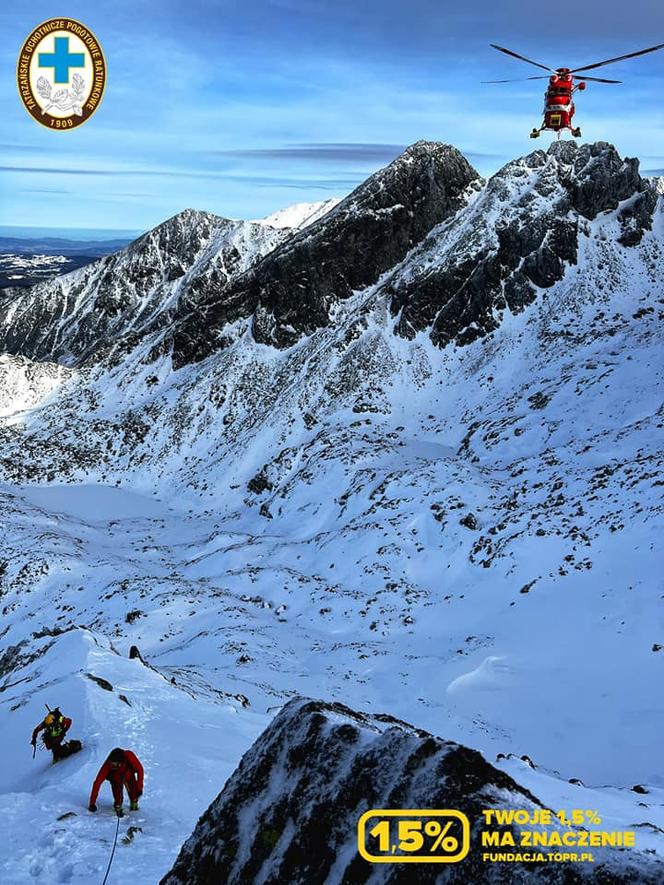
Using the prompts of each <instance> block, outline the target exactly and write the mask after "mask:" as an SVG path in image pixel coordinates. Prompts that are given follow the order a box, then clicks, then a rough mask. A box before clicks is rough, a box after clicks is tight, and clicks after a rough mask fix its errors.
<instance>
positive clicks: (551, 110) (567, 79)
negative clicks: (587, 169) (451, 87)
mask: <svg viewBox="0 0 664 885" xmlns="http://www.w3.org/2000/svg"><path fill="white" fill-rule="evenodd" d="M491 46H493V48H494V49H497V50H498V51H499V52H504V53H505V54H506V55H511V56H512V57H513V58H518V59H520V60H521V61H525V62H528V64H529V65H535V67H536V68H542V69H543V70H545V71H549V72H550V77H548V80H549V85H548V87H547V90H546V92H545V93H544V122H543V123H542V125H541V126H540V127H539V129H536V128H533V131H532V132H531V133H530V137H531V138H538V137H539V134H540V132H543V131H544V130H545V129H549V130H551V131H552V132H555V133H556V134H557V137H558V138H560V133H561V132H562V131H563V130H564V129H569V131H570V132H571V133H572V135H573V136H574V137H575V138H579V137H580V136H581V130H580V129H579V127H578V126H572V117H573V116H574V102H573V101H572V96H573V94H574V93H575V92H576V91H577V89H578V90H579V91H582V90H584V89H585V88H586V83H585V81H586V80H592V81H593V82H594V83H622V80H605V79H603V78H602V77H588V76H586V75H585V74H582V73H581V72H582V71H592V70H594V69H595V68H601V67H603V66H604V65H611V64H613V63H614V62H616V61H622V60H623V59H625V58H635V56H637V55H645V54H646V53H647V52H654V51H655V50H656V49H664V43H658V45H657V46H650V47H649V48H648V49H641V50H639V51H638V52H630V53H628V54H627V55H619V56H617V57H616V58H607V59H606V60H605V61H598V62H595V64H592V65H584V66H583V67H582V68H550V67H549V66H548V65H543V64H540V63H539V62H538V61H533V60H532V59H530V58H526V57H525V55H519V53H518V52H512V50H511V49H505V47H504V46H497V45H496V44H495V43H491ZM575 74H579V75H580V76H576V77H575V76H574V75H575ZM523 79H525V80H546V79H547V77H543V76H541V75H540V76H539V77H524V78H523ZM575 79H576V80H578V81H579V82H578V83H577V84H575V83H574V80H575ZM483 82H485V83H515V82H517V81H516V80H484V81H483Z"/></svg>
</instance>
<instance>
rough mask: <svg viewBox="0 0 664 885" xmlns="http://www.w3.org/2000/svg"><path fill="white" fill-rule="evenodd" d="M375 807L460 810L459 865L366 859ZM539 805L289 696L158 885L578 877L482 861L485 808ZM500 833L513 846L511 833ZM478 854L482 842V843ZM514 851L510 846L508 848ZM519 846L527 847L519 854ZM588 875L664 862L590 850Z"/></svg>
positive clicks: (431, 749)
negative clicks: (361, 840)
mask: <svg viewBox="0 0 664 885" xmlns="http://www.w3.org/2000/svg"><path fill="white" fill-rule="evenodd" d="M374 808H422V809H425V808H438V809H448V808H451V809H455V808H456V809H463V810H464V812H465V814H466V815H467V816H468V818H469V820H470V822H471V833H470V841H471V849H470V852H469V854H468V856H467V857H466V858H465V859H464V860H462V861H461V862H459V863H457V864H450V865H443V866H439V865H437V864H435V865H431V864H421V865H419V866H418V867H417V872H416V873H415V874H414V873H413V867H412V866H411V865H410V864H407V865H400V864H398V863H395V864H377V865H376V864H374V865H372V864H370V863H369V862H367V861H366V860H364V859H363V858H362V857H361V856H360V854H359V853H358V850H357V831H356V827H357V821H358V820H359V818H360V816H361V815H362V814H363V813H364V812H365V811H367V810H369V809H374ZM487 808H489V809H515V808H519V809H524V810H526V811H528V812H533V811H535V810H537V809H541V808H543V806H542V803H541V802H540V801H539V800H538V799H537V798H536V797H535V796H533V795H532V793H530V792H529V791H528V790H525V789H524V788H523V787H521V786H519V784H518V783H516V782H515V781H514V780H513V779H512V778H511V777H509V776H508V775H507V774H505V773H504V772H502V771H500V770H498V769H497V768H494V767H493V766H491V765H489V764H488V763H487V762H486V761H485V760H484V759H483V758H482V756H481V755H480V754H479V753H476V752H475V751H474V750H469V749H468V748H467V747H463V746H460V745H459V744H455V743H451V742H449V741H444V740H441V739H440V738H437V737H434V736H433V735H431V734H427V732H425V731H421V730H419V729H415V728H413V727H412V726H409V725H407V724H406V723H404V722H400V721H398V720H396V719H393V718H392V717H390V716H382V715H373V716H368V715H365V714H361V713H355V712H353V711H352V710H350V709H348V708H347V707H344V706H342V705H341V704H326V703H322V702H319V701H303V700H294V701H291V702H290V703H289V704H287V705H286V707H284V709H283V710H282V711H281V712H280V713H279V715H278V716H277V717H276V718H275V719H274V721H273V722H272V724H271V725H270V726H269V728H268V729H267V730H266V731H265V733H264V734H263V735H261V737H260V738H259V739H258V740H257V741H256V743H255V744H254V746H253V747H252V748H251V749H250V750H249V751H248V752H247V753H246V754H245V756H244V757H243V759H242V761H241V762H240V765H239V766H238V768H237V770H236V772H235V773H234V774H233V776H232V777H231V778H230V780H229V781H228V783H227V784H226V786H225V787H224V789H223V791H222V792H221V793H220V794H219V796H218V797H217V799H216V800H215V801H214V802H213V803H212V805H211V806H210V807H209V808H208V810H207V811H206V812H205V814H204V815H203V816H202V817H201V819H200V820H199V822H198V825H197V827H196V829H195V830H194V832H193V834H192V836H191V838H190V839H189V840H188V841H187V842H186V843H185V844H184V846H183V848H182V850H181V852H180V855H179V856H178V859H177V860H176V862H175V865H174V867H173V869H172V870H171V872H170V873H169V874H168V875H166V876H165V877H164V878H163V879H162V881H161V885H219V883H222V882H223V883H224V885H244V883H250V882H251V883H262V885H278V883H283V882H288V883H291V885H324V883H334V885H337V883H338V885H351V883H359V882H371V883H376V885H377V883H383V885H388V883H390V885H397V883H400V885H405V883H407V882H414V881H417V882H418V883H421V885H433V883H440V885H442V883H448V882H449V883H468V882H472V883H473V885H482V883H490V882H496V883H499V882H501V883H504V882H517V881H519V882H528V883H539V882H549V883H563V882H564V883H565V885H576V883H583V882H588V881H589V880H588V875H587V870H584V868H583V867H582V866H580V865H576V864H570V863H568V864H565V865H564V866H561V865H560V864H551V863H548V862H543V863H519V862H516V863H487V862H486V861H484V860H483V858H482V853H483V849H482V847H481V836H480V833H481V830H482V826H483V822H482V811H483V809H487ZM501 831H502V832H510V833H512V835H513V837H514V843H515V845H519V844H520V842H519V833H518V830H515V829H514V828H513V827H509V826H505V827H501ZM484 850H485V849H484ZM514 853H519V852H518V851H516V852H514ZM524 853H527V852H524ZM596 854H597V855H598V857H597V862H596V863H595V865H594V866H593V879H592V881H593V882H597V883H599V882H601V883H603V885H619V883H628V882H633V883H636V882H639V883H640V885H647V883H652V885H655V883H656V882H659V881H661V877H662V876H664V863H657V862H656V861H654V862H649V861H648V859H647V858H642V859H641V863H640V864H639V866H638V868H637V866H636V861H635V858H634V857H631V858H630V859H629V860H625V859H624V858H623V857H621V854H622V853H621V852H618V851H616V852H608V851H606V850H604V851H599V852H596Z"/></svg>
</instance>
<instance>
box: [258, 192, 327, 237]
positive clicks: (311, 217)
mask: <svg viewBox="0 0 664 885" xmlns="http://www.w3.org/2000/svg"><path fill="white" fill-rule="evenodd" d="M339 202H340V198H338V197H333V198H332V199H330V200H323V201H321V202H319V203H294V204H293V205H292V206H286V207H285V208H284V209H278V210H277V211H276V212H273V213H272V214H271V215H266V216H265V218H260V219H258V220H257V222H256V223H257V224H265V225H267V226H268V227H276V228H284V227H286V228H290V229H295V230H302V229H303V228H305V227H307V226H308V225H309V224H313V223H314V221H318V219H319V218H322V217H323V215H325V214H327V213H328V212H329V211H330V210H331V209H334V207H335V206H336V205H337V203H339Z"/></svg>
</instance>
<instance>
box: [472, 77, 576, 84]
mask: <svg viewBox="0 0 664 885" xmlns="http://www.w3.org/2000/svg"><path fill="white" fill-rule="evenodd" d="M548 79H549V78H548V77H517V78H516V79H515V80H480V83H523V82H524V80H548ZM587 79H590V78H589V77H588V78H587Z"/></svg>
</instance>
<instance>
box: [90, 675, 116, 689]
mask: <svg viewBox="0 0 664 885" xmlns="http://www.w3.org/2000/svg"><path fill="white" fill-rule="evenodd" d="M85 675H86V676H87V677H88V679H91V680H92V681H93V682H96V683H97V685H98V686H99V687H100V688H103V689H104V691H113V686H112V685H111V683H110V682H109V681H108V679H103V678H102V677H101V676H93V675H92V673H86V674H85Z"/></svg>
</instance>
